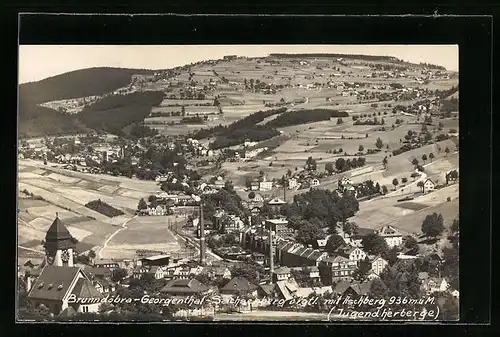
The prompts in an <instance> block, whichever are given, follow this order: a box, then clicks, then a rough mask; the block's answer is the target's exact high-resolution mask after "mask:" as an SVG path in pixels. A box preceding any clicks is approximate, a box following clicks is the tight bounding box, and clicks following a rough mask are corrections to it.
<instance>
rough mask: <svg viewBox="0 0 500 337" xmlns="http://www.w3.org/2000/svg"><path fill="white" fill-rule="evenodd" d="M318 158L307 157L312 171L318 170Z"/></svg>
mask: <svg viewBox="0 0 500 337" xmlns="http://www.w3.org/2000/svg"><path fill="white" fill-rule="evenodd" d="M316 166H317V165H316V160H314V159H313V157H309V158H307V161H306V167H307V169H308V170H310V171H315V170H316Z"/></svg>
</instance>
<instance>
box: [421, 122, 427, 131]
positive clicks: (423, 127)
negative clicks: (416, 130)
mask: <svg viewBox="0 0 500 337" xmlns="http://www.w3.org/2000/svg"><path fill="white" fill-rule="evenodd" d="M422 133H427V125H425V124H422Z"/></svg>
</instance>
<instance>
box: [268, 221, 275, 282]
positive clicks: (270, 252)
mask: <svg viewBox="0 0 500 337" xmlns="http://www.w3.org/2000/svg"><path fill="white" fill-rule="evenodd" d="M269 273H270V274H271V283H273V274H274V254H273V231H272V230H271V229H269Z"/></svg>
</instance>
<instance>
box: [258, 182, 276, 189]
mask: <svg viewBox="0 0 500 337" xmlns="http://www.w3.org/2000/svg"><path fill="white" fill-rule="evenodd" d="M272 188H273V182H272V181H266V180H264V181H261V182H260V183H259V189H260V190H261V191H270V190H271V189H272Z"/></svg>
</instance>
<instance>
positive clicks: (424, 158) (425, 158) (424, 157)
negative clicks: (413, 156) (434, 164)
mask: <svg viewBox="0 0 500 337" xmlns="http://www.w3.org/2000/svg"><path fill="white" fill-rule="evenodd" d="M422 160H423V161H424V163H425V161H426V160H427V155H426V154H425V153H424V154H423V155H422Z"/></svg>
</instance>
